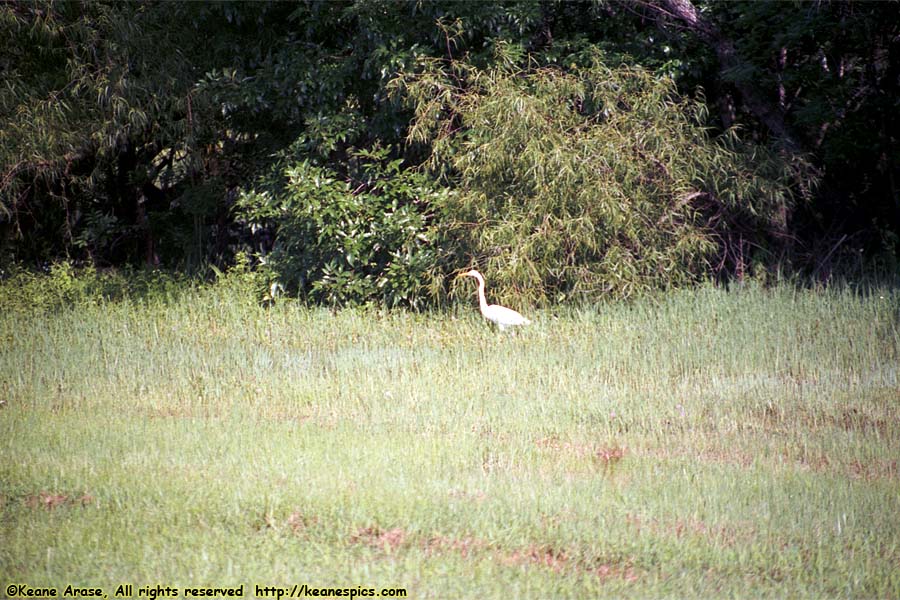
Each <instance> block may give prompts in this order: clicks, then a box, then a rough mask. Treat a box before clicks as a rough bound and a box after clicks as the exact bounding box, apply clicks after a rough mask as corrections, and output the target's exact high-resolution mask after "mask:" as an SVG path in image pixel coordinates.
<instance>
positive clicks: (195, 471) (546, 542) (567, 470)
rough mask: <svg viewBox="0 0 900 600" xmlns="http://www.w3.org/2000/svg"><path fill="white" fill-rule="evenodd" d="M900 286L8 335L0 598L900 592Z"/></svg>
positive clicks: (125, 316)
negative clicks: (234, 588)
mask: <svg viewBox="0 0 900 600" xmlns="http://www.w3.org/2000/svg"><path fill="white" fill-rule="evenodd" d="M898 307H900V294H898V292H897V291H896V290H894V289H881V290H877V289H876V290H874V291H873V292H871V293H868V294H859V293H854V292H852V291H849V290H844V291H839V290H829V291H808V290H800V289H797V288H793V287H788V286H783V287H776V288H772V289H764V288H760V287H755V286H749V287H746V288H743V289H739V290H734V291H730V292H729V291H725V290H722V289H718V288H713V287H703V288H699V289H695V290H692V291H684V292H677V293H672V294H670V295H667V296H665V297H661V298H657V299H650V298H648V299H645V300H642V301H639V302H635V303H631V304H610V305H606V306H598V307H596V308H591V309H561V310H559V311H545V312H540V313H537V314H533V315H530V316H532V317H533V321H534V324H533V325H532V326H531V327H529V328H527V329H524V330H521V331H519V332H517V334H516V335H500V334H497V333H495V332H494V331H492V330H491V329H489V328H488V326H487V325H486V324H485V323H484V322H482V321H481V319H480V316H479V315H478V314H477V312H476V310H475V308H474V306H464V307H460V308H459V309H457V310H456V311H455V312H448V313H444V314H440V315H434V314H415V313H407V312H383V311H379V310H364V309H360V310H347V311H339V312H330V311H327V310H321V309H310V308H305V307H302V306H299V305H296V304H292V303H289V302H283V303H279V304H276V305H275V306H272V307H270V308H268V309H266V308H260V307H258V306H256V305H253V304H251V303H248V302H246V301H244V300H242V298H241V296H240V295H238V294H234V293H230V292H228V291H227V290H224V289H220V288H203V289H196V290H193V291H190V292H186V293H184V294H181V295H179V296H177V297H169V298H168V299H166V298H160V297H153V298H149V299H147V300H143V301H141V300H136V299H134V298H131V299H129V298H128V297H126V298H125V299H123V300H121V301H117V302H100V303H87V304H83V305H81V306H79V307H78V308H77V309H60V310H55V311H39V312H28V311H11V312H8V313H6V314H4V315H3V316H2V317H0V340H2V344H0V398H2V399H3V400H5V404H4V405H3V406H2V408H0V452H2V456H3V457H4V460H3V461H2V462H0V540H3V543H0V583H2V584H3V587H4V589H5V586H6V584H7V583H13V582H22V583H28V584H29V585H33V586H36V587H39V586H45V585H52V586H57V587H59V588H60V590H61V588H62V586H64V585H65V584H66V583H79V584H84V585H88V584H91V585H101V586H104V587H105V591H106V592H107V593H108V594H109V595H110V597H112V591H113V589H114V586H115V585H118V584H119V583H123V582H132V583H134V584H135V585H136V586H140V585H144V584H153V585H155V584H157V583H159V584H162V585H174V586H186V585H216V584H218V585H237V584H241V583H243V584H245V586H249V588H250V591H251V592H252V588H253V585H254V584H260V585H286V584H293V583H298V584H302V583H307V584H308V585H311V586H317V587H329V586H330V587H355V586H358V585H359V586H364V587H373V588H388V587H390V588H396V587H404V588H406V589H407V591H408V593H409V597H414V598H446V597H472V598H475V597H478V598H482V597H496V598H501V597H502V598H507V597H550V596H554V595H558V596H568V597H594V596H614V597H629V596H630V597H660V596H679V597H683V596H704V597H707V596H710V595H715V596H719V597H721V596H752V597H763V596H779V597H785V596H787V597H817V598H818V597H823V596H824V597H836V596H851V597H866V598H869V597H884V598H888V597H898V596H900V569H898V564H900V519H898V518H897V516H898V515H900V494H898V489H900V486H898V475H900V474H898V464H897V460H898V457H900V393H898V389H900V386H898V364H900V360H898V359H900V316H898Z"/></svg>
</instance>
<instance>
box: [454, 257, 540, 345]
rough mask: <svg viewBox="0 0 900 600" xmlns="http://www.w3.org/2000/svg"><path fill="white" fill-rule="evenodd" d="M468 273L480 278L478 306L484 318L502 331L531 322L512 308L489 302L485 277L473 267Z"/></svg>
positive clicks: (470, 275)
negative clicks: (485, 288)
mask: <svg viewBox="0 0 900 600" xmlns="http://www.w3.org/2000/svg"><path fill="white" fill-rule="evenodd" d="M466 275H467V276H469V277H474V278H475V279H477V280H478V306H479V308H480V309H481V314H482V315H484V318H485V319H487V320H488V321H491V322H492V323H496V324H497V327H499V328H500V331H503V330H504V329H506V328H507V327H515V326H517V325H528V324H529V323H531V321H529V320H528V319H526V318H525V317H523V316H522V315H520V314H519V313H517V312H516V311H514V310H513V309H511V308H506V307H505V306H500V305H499V304H488V303H487V299H486V298H485V297H484V277H482V276H481V273H479V272H478V271H476V270H475V269H472V270H471V271H469V272H468V273H466Z"/></svg>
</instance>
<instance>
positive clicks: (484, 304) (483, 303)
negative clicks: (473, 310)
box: [478, 277, 488, 312]
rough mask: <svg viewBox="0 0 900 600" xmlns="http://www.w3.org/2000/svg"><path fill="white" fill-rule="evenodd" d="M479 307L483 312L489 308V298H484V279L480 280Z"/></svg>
mask: <svg viewBox="0 0 900 600" xmlns="http://www.w3.org/2000/svg"><path fill="white" fill-rule="evenodd" d="M478 306H479V307H480V308H481V312H484V311H485V310H487V307H488V303H487V298H485V297H484V279H482V278H481V277H479V278H478Z"/></svg>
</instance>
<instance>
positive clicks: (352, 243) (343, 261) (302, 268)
mask: <svg viewBox="0 0 900 600" xmlns="http://www.w3.org/2000/svg"><path fill="white" fill-rule="evenodd" d="M349 162H350V170H349V173H348V174H347V175H346V176H344V177H341V176H340V175H339V174H338V173H337V172H336V171H334V170H332V169H329V168H326V167H321V166H317V165H315V164H313V163H312V162H311V161H310V160H309V159H305V160H299V161H291V162H289V163H287V164H284V165H282V166H281V167H280V168H279V169H278V170H277V171H276V174H275V177H270V178H269V179H268V181H266V182H263V183H262V184H261V185H260V186H258V187H257V188H256V189H253V190H247V191H245V192H243V193H242V195H241V197H240V199H239V201H238V207H237V210H238V213H239V215H240V218H241V219H243V220H244V221H246V222H247V224H248V225H249V226H250V227H251V228H257V229H258V228H271V229H274V231H275V242H274V245H273V247H272V249H271V252H270V253H268V254H267V255H264V256H262V257H261V259H262V260H263V261H264V262H265V264H266V265H267V267H268V268H270V269H271V270H272V271H273V272H274V273H276V274H277V278H278V282H279V283H280V285H282V286H284V288H285V289H287V290H288V291H289V292H294V293H297V294H298V295H299V296H300V297H302V298H305V299H307V300H309V301H312V302H320V303H324V304H329V305H347V304H362V303H367V302H380V303H384V304H385V305H387V306H398V305H404V306H409V307H413V308H419V307H421V306H422V305H423V304H424V303H425V302H426V301H427V300H428V299H429V298H430V297H432V296H433V292H432V287H433V279H434V277H435V265H436V260H437V248H436V247H435V245H434V243H433V234H434V231H433V219H432V212H431V206H432V204H433V203H434V202H435V201H436V200H437V199H438V198H440V197H441V196H442V194H443V192H442V191H440V190H437V189H435V188H434V187H433V186H432V185H431V183H430V180H429V179H428V178H427V177H426V176H424V175H422V174H421V173H417V172H414V171H412V170H404V169H401V163H402V159H394V160H390V159H389V149H383V148H382V149H375V150H371V151H357V152H355V153H353V154H352V156H351V159H350V161H349Z"/></svg>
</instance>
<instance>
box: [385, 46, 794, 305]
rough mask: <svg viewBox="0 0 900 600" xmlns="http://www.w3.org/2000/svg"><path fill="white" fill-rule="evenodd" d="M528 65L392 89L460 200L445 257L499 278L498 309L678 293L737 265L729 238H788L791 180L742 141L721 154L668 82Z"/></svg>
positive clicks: (449, 70)
mask: <svg viewBox="0 0 900 600" xmlns="http://www.w3.org/2000/svg"><path fill="white" fill-rule="evenodd" d="M497 48H498V52H500V53H501V54H502V53H503V52H505V51H506V50H505V49H504V46H503V45H502V44H498V45H497ZM520 62H521V61H520V60H519V55H517V54H516V52H508V53H507V55H506V56H503V55H500V56H498V57H497V59H496V60H495V61H494V62H493V64H494V65H495V66H492V67H491V68H488V69H481V68H478V67H476V66H473V65H472V64H468V63H466V62H464V61H445V60H439V59H430V58H423V59H421V60H420V62H419V65H418V69H417V70H416V72H414V73H407V74H405V75H402V76H400V77H398V78H397V79H395V80H394V81H393V82H392V84H391V89H392V91H393V93H394V95H395V96H399V97H402V98H404V99H405V100H406V101H407V102H408V103H409V104H410V106H411V108H412V109H413V110H414V115H415V116H414V120H413V123H412V126H411V128H410V130H409V135H408V141H409V142H410V143H411V144H414V145H423V146H425V147H426V148H429V149H430V161H429V163H428V164H429V167H430V169H431V171H432V172H433V173H434V174H435V175H436V176H438V177H442V178H444V181H446V182H447V183H448V184H449V185H450V186H452V187H453V188H454V189H455V190H456V193H453V194H447V195H445V196H444V197H443V202H444V203H443V204H442V205H441V207H440V209H441V214H442V218H443V219H444V220H443V221H442V222H441V223H440V228H441V235H442V239H443V240H445V241H446V242H447V244H449V246H448V247H447V248H446V252H447V253H448V254H447V255H448V256H452V255H454V254H456V255H459V256H461V257H463V262H465V261H468V262H469V263H475V264H478V265H479V266H480V268H482V269H483V270H484V271H485V272H486V273H489V274H490V278H491V280H492V283H493V286H492V291H493V295H494V297H495V298H496V299H498V300H502V301H509V302H512V303H515V302H516V301H519V302H531V303H548V302H559V301H562V300H566V299H577V300H593V299H597V298H600V297H605V296H615V297H627V296H631V295H633V294H637V293H640V292H642V291H644V290H649V289H660V288H668V287H671V286H680V285H684V284H688V283H691V282H694V281H696V280H698V279H701V278H703V277H705V276H708V275H709V274H710V273H713V272H715V271H716V270H717V269H718V268H722V267H723V266H724V265H725V263H726V262H727V261H728V260H731V261H732V263H736V260H735V259H734V257H733V256H731V257H730V255H729V253H730V254H731V255H735V253H734V252H732V250H731V248H732V246H731V245H729V239H730V238H729V234H731V233H732V232H737V231H743V230H746V231H747V236H748V239H749V240H750V241H751V242H752V243H754V244H755V246H756V247H757V248H764V247H765V244H766V242H767V240H771V239H773V238H772V236H774V235H776V234H777V232H778V231H780V230H782V229H783V225H784V224H783V222H782V221H783V219H784V215H785V214H786V208H787V207H788V206H789V204H790V203H791V202H793V198H794V193H793V190H792V188H791V185H790V182H791V181H792V177H793V176H794V175H795V167H794V166H793V165H791V164H789V163H787V162H786V161H784V160H782V159H781V158H780V157H779V156H777V155H774V154H772V153H769V152H767V151H766V150H765V149H763V148H759V147H753V146H750V145H746V144H742V143H741V142H740V141H739V140H738V138H737V136H736V135H735V132H734V131H730V132H728V134H727V135H725V136H722V137H720V138H719V139H712V138H711V136H710V135H709V133H708V131H707V130H706V129H705V127H704V119H705V116H706V109H705V106H704V104H702V103H701V102H698V101H694V100H690V99H686V98H684V97H680V96H679V95H678V94H677V93H676V90H675V86H674V84H673V82H672V81H671V80H670V79H669V78H667V77H658V76H655V75H654V74H652V73H650V72H648V71H647V70H645V69H643V68H640V67H636V66H628V65H621V66H618V67H614V68H613V67H609V66H607V65H606V64H604V62H603V57H602V56H600V55H595V56H593V57H591V59H590V60H589V63H590V64H588V66H586V67H582V68H577V69H576V68H574V67H573V68H572V70H571V71H566V70H563V69H560V68H556V67H554V68H539V67H535V66H533V65H532V66H530V67H529V68H527V69H522V68H520V67H518V66H516V65H518V64H520ZM767 236H769V237H767ZM735 237H737V236H735ZM744 243H745V242H744V239H743V237H741V240H740V244H741V248H743V247H744V245H743V244H744ZM739 260H741V261H743V260H744V259H743V253H741V257H740V259H739ZM457 266H463V265H462V264H460V265H457ZM732 266H735V265H734V264H732Z"/></svg>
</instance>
